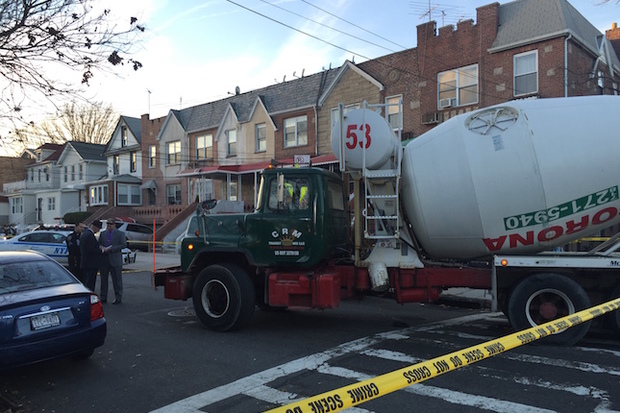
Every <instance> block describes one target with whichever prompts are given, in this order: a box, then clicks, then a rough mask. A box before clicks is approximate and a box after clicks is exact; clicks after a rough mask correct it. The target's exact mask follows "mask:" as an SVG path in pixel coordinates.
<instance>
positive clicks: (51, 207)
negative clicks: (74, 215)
mask: <svg viewBox="0 0 620 413" xmlns="http://www.w3.org/2000/svg"><path fill="white" fill-rule="evenodd" d="M47 210H48V211H55V210H56V198H47Z"/></svg>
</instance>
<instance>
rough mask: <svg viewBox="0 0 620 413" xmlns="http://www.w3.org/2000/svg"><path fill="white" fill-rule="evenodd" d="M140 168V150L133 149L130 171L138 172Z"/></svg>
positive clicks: (130, 158) (130, 155)
mask: <svg viewBox="0 0 620 413" xmlns="http://www.w3.org/2000/svg"><path fill="white" fill-rule="evenodd" d="M137 170H138V152H137V151H133V152H130V153H129V172H136V171H137Z"/></svg>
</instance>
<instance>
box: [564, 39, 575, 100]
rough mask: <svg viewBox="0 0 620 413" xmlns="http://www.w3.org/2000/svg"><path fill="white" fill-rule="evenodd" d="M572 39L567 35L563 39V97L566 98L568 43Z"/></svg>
mask: <svg viewBox="0 0 620 413" xmlns="http://www.w3.org/2000/svg"><path fill="white" fill-rule="evenodd" d="M572 38H573V34H572V33H569V34H568V37H566V39H564V97H565V98H567V97H568V41H569V40H570V39H572Z"/></svg>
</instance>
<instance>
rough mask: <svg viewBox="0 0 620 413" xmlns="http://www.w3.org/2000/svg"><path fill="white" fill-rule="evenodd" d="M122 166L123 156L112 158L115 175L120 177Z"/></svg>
mask: <svg viewBox="0 0 620 413" xmlns="http://www.w3.org/2000/svg"><path fill="white" fill-rule="evenodd" d="M120 165H121V156H120V155H114V157H113V158H112V171H113V173H114V175H118V174H119V173H120V172H119V171H120Z"/></svg>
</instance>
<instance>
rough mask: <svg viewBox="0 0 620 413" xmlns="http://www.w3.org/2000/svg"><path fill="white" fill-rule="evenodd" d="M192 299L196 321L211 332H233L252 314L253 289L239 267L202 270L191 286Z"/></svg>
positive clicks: (253, 302) (226, 264)
mask: <svg viewBox="0 0 620 413" xmlns="http://www.w3.org/2000/svg"><path fill="white" fill-rule="evenodd" d="M192 299H193V302H194V309H195V311H196V316H197V317H198V319H199V320H200V322H201V323H202V324H203V325H205V326H206V327H207V328H209V329H211V330H215V331H229V330H234V329H237V328H239V327H241V326H243V325H244V324H246V323H247V322H248V321H249V320H250V318H251V317H252V314H253V312H254V305H255V299H254V286H253V285H252V281H251V280H250V277H249V276H248V274H247V273H246V272H245V271H244V270H243V268H241V267H239V266H238V265H235V264H230V263H225V264H216V265H210V266H208V267H207V268H205V269H203V270H202V271H201V272H200V274H199V275H198V278H197V279H196V282H195V284H194V291H193V294H192Z"/></svg>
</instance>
